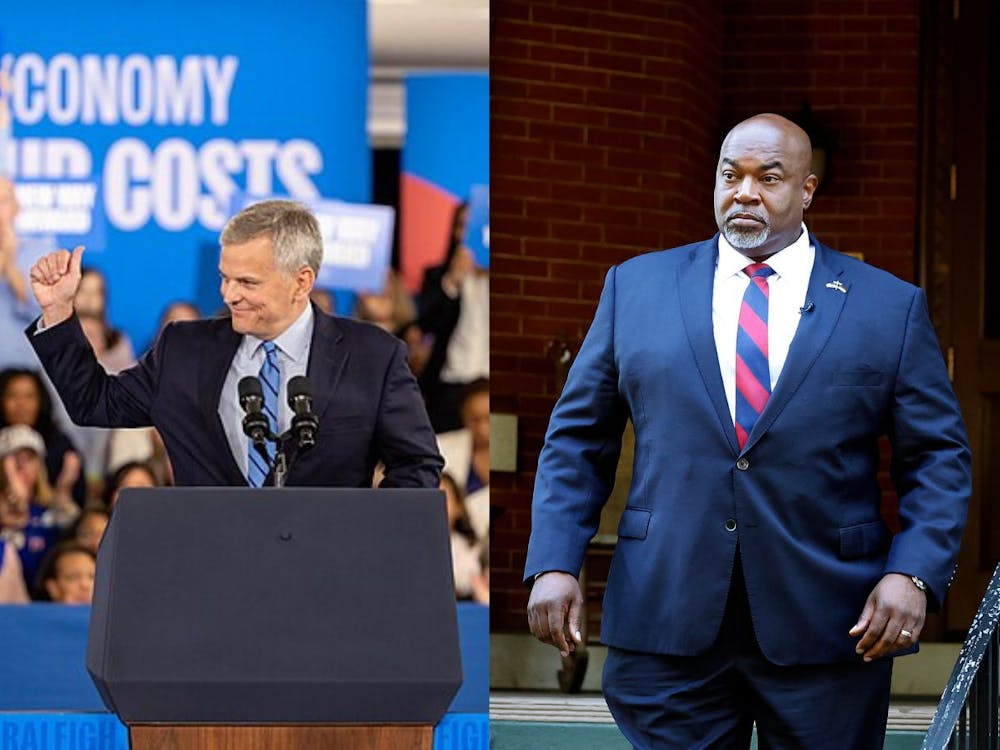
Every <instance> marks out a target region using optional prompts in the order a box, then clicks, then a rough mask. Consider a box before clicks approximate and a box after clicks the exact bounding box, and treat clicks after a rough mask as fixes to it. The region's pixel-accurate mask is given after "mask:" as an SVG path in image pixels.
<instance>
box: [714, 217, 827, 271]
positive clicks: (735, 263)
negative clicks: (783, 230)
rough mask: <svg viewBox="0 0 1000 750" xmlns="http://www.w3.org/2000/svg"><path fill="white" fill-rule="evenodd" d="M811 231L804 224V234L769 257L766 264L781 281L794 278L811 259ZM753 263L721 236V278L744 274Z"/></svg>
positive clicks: (719, 262)
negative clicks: (786, 277)
mask: <svg viewBox="0 0 1000 750" xmlns="http://www.w3.org/2000/svg"><path fill="white" fill-rule="evenodd" d="M809 244H810V243H809V230H808V229H806V225H805V223H804V222H803V224H802V233H801V234H799V236H798V238H797V239H796V240H795V242H793V243H792V244H791V245H789V246H788V247H785V248H782V249H781V250H779V251H778V252H776V253H774V254H773V255H772V256H771V257H769V258H768V259H767V260H766V261H765V263H767V265H769V266H770V267H771V268H773V269H774V272H775V274H776V275H777V277H778V278H779V279H780V278H781V277H783V276H794V275H795V274H797V273H799V272H800V271H802V270H804V269H805V267H806V265H807V261H808V259H809V254H808V249H809ZM751 263H753V261H752V260H750V259H749V258H748V257H747V256H745V255H744V254H743V253H741V252H740V251H739V250H737V249H736V248H734V247H733V246H732V245H730V244H729V241H728V240H727V239H726V238H725V237H724V236H723V235H722V234H720V235H719V260H718V262H717V266H716V268H717V274H718V275H719V276H720V277H721V278H729V277H730V276H734V275H735V274H738V273H742V272H743V269H744V268H746V267H747V266H748V265H750V264H751Z"/></svg>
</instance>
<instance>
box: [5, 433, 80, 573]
mask: <svg viewBox="0 0 1000 750" xmlns="http://www.w3.org/2000/svg"><path fill="white" fill-rule="evenodd" d="M44 456H45V443H44V441H43V440H42V436H41V435H39V434H38V433H37V432H36V431H35V430H33V429H31V428H30V427H27V426H25V425H13V426H10V427H4V428H3V429H0V507H2V508H3V512H2V514H0V524H2V527H0V539H3V540H4V541H6V542H7V543H9V544H12V545H13V546H14V547H15V548H16V549H17V550H18V554H19V555H20V558H21V568H22V573H23V575H24V579H25V583H26V584H29V585H30V583H31V581H32V580H34V576H35V574H36V572H37V571H38V566H39V564H40V563H41V561H42V559H43V558H44V556H45V553H46V551H47V550H48V549H49V548H50V547H51V546H52V545H54V544H55V542H56V541H57V539H58V538H59V534H60V532H61V530H62V529H65V528H66V527H68V526H69V525H70V524H72V523H73V521H75V520H76V517H77V516H78V515H79V513H80V509H79V507H77V505H76V504H75V503H74V502H73V498H72V497H71V495H70V484H69V483H68V482H67V481H66V479H65V477H63V478H61V481H57V482H56V484H55V486H52V485H50V484H49V480H48V475H47V474H46V471H45V464H44V463H43V458H44Z"/></svg>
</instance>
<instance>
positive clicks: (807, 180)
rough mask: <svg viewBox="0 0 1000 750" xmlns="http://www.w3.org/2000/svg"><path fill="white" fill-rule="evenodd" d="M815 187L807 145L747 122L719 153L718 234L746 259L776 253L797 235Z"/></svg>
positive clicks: (772, 127)
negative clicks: (746, 257)
mask: <svg viewBox="0 0 1000 750" xmlns="http://www.w3.org/2000/svg"><path fill="white" fill-rule="evenodd" d="M816 184H817V180H816V177H815V176H814V175H811V174H809V155H808V144H802V143H801V142H800V141H798V140H797V139H795V138H793V137H792V136H791V135H789V133H788V132H787V131H786V130H784V129H782V128H780V127H777V126H775V125H772V124H770V123H767V122H759V121H750V122H747V123H743V124H741V125H739V126H737V127H736V128H734V129H733V130H732V131H731V132H730V134H729V136H728V137H727V138H726V141H725V143H723V144H722V150H721V153H720V155H719V165H718V170H717V171H716V174H715V220H716V223H717V224H718V226H719V231H720V232H721V233H722V235H723V236H724V237H725V238H726V239H727V240H728V241H729V243H730V244H731V245H732V246H733V247H735V248H736V249H737V250H739V251H740V252H742V253H743V254H744V255H747V256H755V257H760V256H765V255H770V254H772V253H775V252H778V251H779V250H781V249H783V248H785V247H787V246H788V245H790V244H791V243H792V242H794V241H795V239H796V238H797V237H798V236H799V233H800V227H801V224H802V214H803V212H804V211H805V209H806V207H808V205H809V203H810V202H811V201H812V195H813V191H814V190H815V189H816Z"/></svg>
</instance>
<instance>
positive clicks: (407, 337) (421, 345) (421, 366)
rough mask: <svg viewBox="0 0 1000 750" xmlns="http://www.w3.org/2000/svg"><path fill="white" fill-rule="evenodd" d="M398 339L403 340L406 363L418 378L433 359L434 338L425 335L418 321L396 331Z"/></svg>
mask: <svg viewBox="0 0 1000 750" xmlns="http://www.w3.org/2000/svg"><path fill="white" fill-rule="evenodd" d="M396 337H397V338H399V339H402V341H403V343H404V344H406V362H407V364H409V365H410V371H411V372H412V373H413V374H414V375H415V376H416V377H417V380H418V382H419V380H420V376H421V375H423V373H424V370H425V369H427V362H428V361H429V360H430V357H431V350H432V348H433V346H434V337H433V336H431V335H429V334H426V333H424V330H423V329H422V328H421V327H420V324H419V323H418V322H417V321H415V320H414V321H412V322H410V323H407V324H405V325H403V326H401V327H400V328H399V329H397V331H396Z"/></svg>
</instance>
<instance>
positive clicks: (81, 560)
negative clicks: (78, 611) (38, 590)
mask: <svg viewBox="0 0 1000 750" xmlns="http://www.w3.org/2000/svg"><path fill="white" fill-rule="evenodd" d="M95 568H96V566H95V565H94V558H92V557H91V556H90V555H87V554H85V553H83V552H68V553H66V554H63V555H61V556H60V557H59V560H58V561H57V562H56V574H55V577H54V578H51V579H49V580H48V581H46V582H45V588H46V589H47V590H48V593H49V597H50V598H51V599H52V601H54V602H58V603H59V604H90V600H91V599H92V598H93V596H94V572H95Z"/></svg>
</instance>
